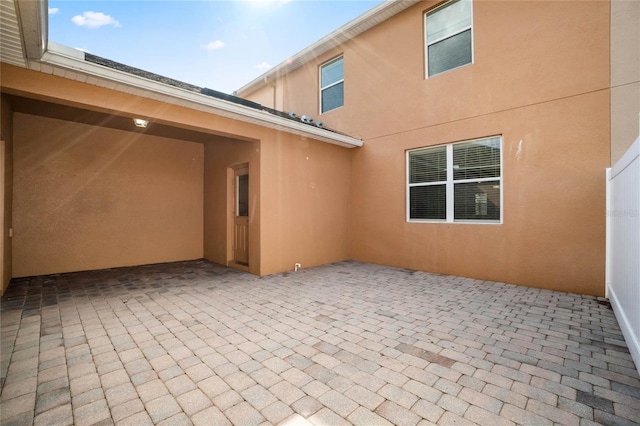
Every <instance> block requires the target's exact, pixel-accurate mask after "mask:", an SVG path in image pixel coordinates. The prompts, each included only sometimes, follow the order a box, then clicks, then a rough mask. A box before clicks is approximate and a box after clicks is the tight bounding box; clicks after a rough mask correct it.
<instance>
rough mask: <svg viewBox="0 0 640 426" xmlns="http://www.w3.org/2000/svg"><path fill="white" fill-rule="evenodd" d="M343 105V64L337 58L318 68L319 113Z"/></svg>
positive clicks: (340, 59) (341, 59) (341, 60)
mask: <svg viewBox="0 0 640 426" xmlns="http://www.w3.org/2000/svg"><path fill="white" fill-rule="evenodd" d="M343 105H344V62H343V58H342V57H339V58H337V59H333V60H332V61H330V62H327V63H326V64H324V65H322V66H321V67H320V113H323V112H327V111H331V110H332V109H336V108H339V107H341V106H343Z"/></svg>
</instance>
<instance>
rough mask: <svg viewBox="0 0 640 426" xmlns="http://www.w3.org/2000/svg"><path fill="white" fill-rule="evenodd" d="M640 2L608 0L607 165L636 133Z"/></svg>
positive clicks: (639, 96) (639, 90)
mask: <svg viewBox="0 0 640 426" xmlns="http://www.w3.org/2000/svg"><path fill="white" fill-rule="evenodd" d="M639 22H640V2H638V1H612V2H611V164H612V165H613V164H615V163H616V162H617V161H618V160H619V159H620V158H621V157H622V155H623V154H624V153H625V152H626V150H627V149H628V148H629V147H630V146H631V144H633V142H634V141H635V140H636V138H637V137H638V136H639V135H640V133H639V132H640V25H639V24H638V23H639Z"/></svg>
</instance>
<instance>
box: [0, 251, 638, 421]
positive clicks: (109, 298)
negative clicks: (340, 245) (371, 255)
mask: <svg viewBox="0 0 640 426" xmlns="http://www.w3.org/2000/svg"><path fill="white" fill-rule="evenodd" d="M1 308H2V317H1V326H2V358H1V361H2V364H1V365H2V368H1V370H2V371H1V373H2V376H1V380H2V381H1V385H2V387H1V395H0V398H1V410H0V411H1V421H2V424H3V425H24V424H36V425H44V424H60V425H62V424H75V425H89V424H122V425H126V424H132V425H136V426H140V425H145V424H173V425H182V424H185V425H186V424H196V425H199V424H202V425H212V424H216V425H219V424H242V425H258V424H317V425H334V424H367V425H371V424H402V425H404V424H406V425H415V424H453V423H455V424H487V425H488V424H490V425H492V426H493V425H498V424H536V425H543V424H554V423H556V424H563V425H579V424H580V425H588V424H596V423H601V424H636V422H637V421H638V419H640V410H639V409H638V407H639V406H640V377H639V376H638V372H637V370H636V367H635V366H634V364H633V361H632V359H631V356H630V355H629V351H628V349H627V346H626V344H625V342H624V339H623V337H622V335H621V332H620V328H619V326H618V323H617V322H616V319H615V317H614V314H613V311H612V310H611V307H610V306H609V304H608V302H607V301H606V299H604V298H596V297H592V296H584V295H577V294H568V293H561V292H554V291H549V290H540V289H533V288H527V287H521V286H514V285H509V284H503V283H494V282H486V281H478V280H472V279H466V278H460V277H453V276H444V275H435V274H429V273H424V272H417V271H412V270H405V269H397V268H390V267H384V266H377V265H372V264H363V263H356V262H340V263H334V264H331V265H327V266H320V267H316V268H309V269H302V270H300V271H298V272H290V273H283V274H276V275H270V276H263V277H258V276H255V275H251V274H248V273H245V272H242V271H239V270H237V269H230V268H227V267H223V266H219V265H216V264H213V263H210V262H209V261H206V260H196V261H186V262H177V263H165V264H157V265H150V266H138V267H127V268H116V269H106V270H98V271H91V272H77V273H67V274H56V275H46V276H37V277H29V278H19V279H14V280H13V281H12V282H11V285H10V286H9V287H8V289H7V291H6V292H5V294H4V295H3V296H2V303H1Z"/></svg>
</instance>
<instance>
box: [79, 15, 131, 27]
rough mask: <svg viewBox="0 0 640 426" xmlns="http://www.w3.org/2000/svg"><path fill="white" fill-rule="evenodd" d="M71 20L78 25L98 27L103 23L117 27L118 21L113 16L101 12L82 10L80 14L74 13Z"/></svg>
mask: <svg viewBox="0 0 640 426" xmlns="http://www.w3.org/2000/svg"><path fill="white" fill-rule="evenodd" d="M71 21H72V22H73V23H74V24H76V25H78V26H79V27H87V28H100V27H102V26H104V25H113V26H114V27H119V26H120V22H118V21H116V20H115V19H114V18H113V16H109V15H105V14H104V13H102V12H91V11H87V12H84V13H83V14H82V15H76V16H74V17H73V18H71Z"/></svg>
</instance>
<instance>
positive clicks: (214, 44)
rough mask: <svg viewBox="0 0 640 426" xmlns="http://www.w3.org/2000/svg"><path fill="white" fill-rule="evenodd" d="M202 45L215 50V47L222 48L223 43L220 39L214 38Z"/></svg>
mask: <svg viewBox="0 0 640 426" xmlns="http://www.w3.org/2000/svg"><path fill="white" fill-rule="evenodd" d="M202 47H203V48H205V49H207V50H217V49H222V48H223V47H224V43H223V42H222V40H215V41H212V42H209V43H207V44H205V45H204V46H202Z"/></svg>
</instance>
